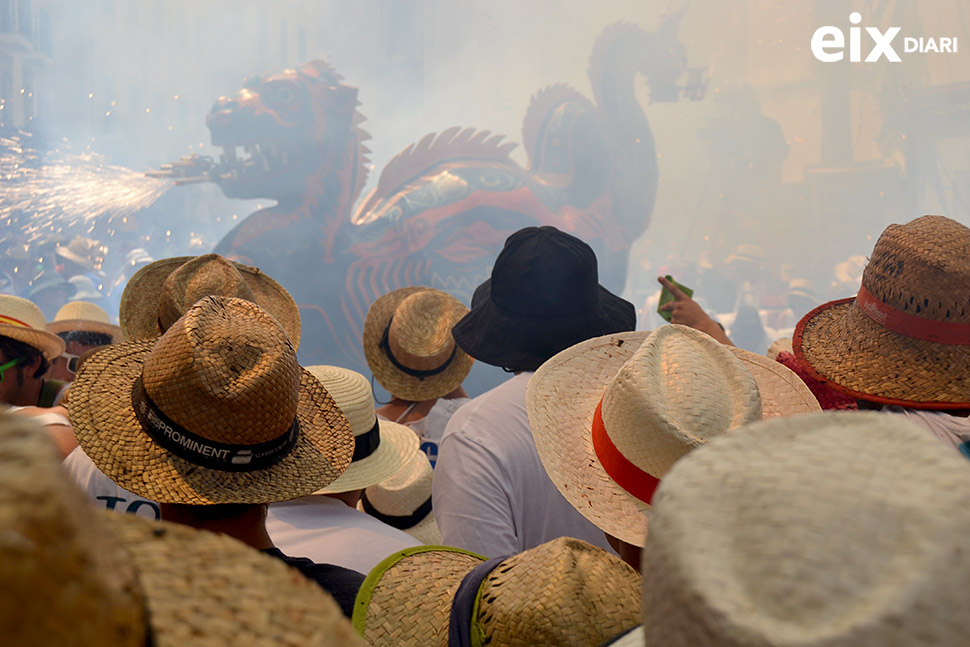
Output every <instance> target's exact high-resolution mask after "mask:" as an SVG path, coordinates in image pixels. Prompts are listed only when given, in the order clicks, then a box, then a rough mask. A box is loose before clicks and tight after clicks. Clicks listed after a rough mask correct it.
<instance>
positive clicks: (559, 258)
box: [451, 226, 637, 371]
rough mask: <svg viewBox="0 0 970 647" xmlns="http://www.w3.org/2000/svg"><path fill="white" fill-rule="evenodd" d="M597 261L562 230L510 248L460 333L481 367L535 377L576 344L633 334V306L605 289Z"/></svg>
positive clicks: (529, 233)
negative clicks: (548, 362) (529, 373)
mask: <svg viewBox="0 0 970 647" xmlns="http://www.w3.org/2000/svg"><path fill="white" fill-rule="evenodd" d="M598 277H599V275H598V267H597V262H596V254H595V253H594V252H593V249H592V248H591V247H590V246H589V245H587V244H586V243H585V242H583V241H582V240H580V239H578V238H576V237H575V236H570V235H569V234H567V233H564V232H561V231H559V230H558V229H556V228H555V227H549V226H545V227H526V228H524V229H520V230H519V231H517V232H515V233H514V234H512V235H511V236H509V237H508V239H507V240H506V241H505V247H504V248H503V249H502V251H501V252H500V253H499V255H498V258H496V259H495V265H494V266H493V268H492V275H491V277H490V278H489V279H488V280H486V281H485V282H484V283H482V284H481V285H479V286H478V288H476V289H475V294H474V296H473V297H472V308H471V311H470V312H469V313H468V314H467V315H465V316H464V317H462V319H461V321H459V322H458V323H457V324H455V327H454V328H452V331H451V332H452V334H453V335H454V337H455V342H457V344H458V346H459V347H461V349H462V350H464V351H465V352H466V353H468V354H469V355H471V356H472V357H474V358H475V359H477V360H479V361H481V362H485V363H486V364H491V365H492V366H501V367H504V368H509V369H513V370H523V371H534V370H535V369H537V368H538V367H539V365H541V364H542V363H543V362H544V361H546V360H547V359H549V358H550V357H552V356H553V355H555V354H556V353H558V352H559V351H561V350H563V349H564V348H569V347H570V346H572V345H573V344H576V343H578V342H581V341H583V340H584V339H590V338H591V337H598V336H600V335H606V334H609V333H614V332H620V331H623V330H633V328H634V327H635V326H636V322H637V312H636V308H634V307H633V304H632V303H630V302H629V301H626V300H625V299H621V298H620V297H618V296H616V295H615V294H613V293H612V292H610V291H609V290H607V289H606V288H604V287H603V286H601V285H600V284H599V278H598Z"/></svg>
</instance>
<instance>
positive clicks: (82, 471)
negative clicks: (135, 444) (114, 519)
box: [61, 447, 162, 519]
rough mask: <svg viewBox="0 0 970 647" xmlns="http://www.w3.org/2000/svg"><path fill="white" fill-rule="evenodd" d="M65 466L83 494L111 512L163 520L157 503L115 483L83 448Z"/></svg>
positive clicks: (72, 453) (64, 463) (66, 461)
mask: <svg viewBox="0 0 970 647" xmlns="http://www.w3.org/2000/svg"><path fill="white" fill-rule="evenodd" d="M61 464H62V465H63V466H64V468H65V469H66V470H67V472H68V474H70V475H71V478H72V479H73V480H74V482H75V483H77V485H78V487H80V488H81V490H82V491H84V492H85V493H86V494H87V495H88V496H89V497H91V498H92V499H93V500H95V501H97V502H99V503H100V504H101V505H103V506H104V507H105V508H107V509H108V510H115V511H117V512H129V513H131V514H137V515H141V516H143V517H148V518H149V519H159V518H160V517H161V516H162V515H161V511H160V510H159V507H158V504H157V503H155V502H154V501H150V500H148V499H146V498H144V497H140V496H138V495H137V494H133V493H131V492H129V491H128V490H126V489H124V488H123V487H121V486H120V485H118V484H117V483H115V482H114V481H112V480H111V479H110V478H108V477H107V475H105V473H104V472H102V471H101V470H99V469H98V466H97V465H95V464H94V462H93V461H92V460H91V459H90V458H88V455H87V454H85V453H84V450H83V449H81V448H80V447H76V448H75V449H74V451H72V452H71V453H70V454H69V455H68V457H67V458H65V459H64V462H63V463H61Z"/></svg>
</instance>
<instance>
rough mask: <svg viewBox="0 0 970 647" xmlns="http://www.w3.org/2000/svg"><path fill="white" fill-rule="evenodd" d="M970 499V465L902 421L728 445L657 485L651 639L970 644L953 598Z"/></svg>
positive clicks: (696, 455) (648, 611)
mask: <svg viewBox="0 0 970 647" xmlns="http://www.w3.org/2000/svg"><path fill="white" fill-rule="evenodd" d="M739 467H740V468H739ZM968 492H970V470H968V469H967V463H966V459H965V458H963V457H961V456H960V455H959V454H956V453H954V452H953V451H951V450H950V449H949V448H947V447H946V446H944V445H943V444H941V443H940V442H939V441H938V440H937V439H935V438H934V437H933V436H932V435H931V434H927V433H926V430H925V429H923V428H921V427H919V426H916V425H914V424H913V423H911V422H908V421H907V420H905V419H904V418H903V417H902V416H895V415H887V414H882V413H873V412H837V413H824V414H818V415H809V416H798V417H795V418H783V419H778V420H770V421H765V422H760V423H756V424H753V425H751V426H750V427H747V428H744V429H741V430H739V431H738V432H737V433H734V434H731V435H729V436H726V437H723V438H718V439H717V440H715V441H713V442H711V443H710V445H708V446H706V447H702V448H700V449H698V450H697V451H696V452H693V453H692V454H691V455H690V456H688V457H686V458H685V459H684V460H682V461H680V462H679V463H677V465H675V466H674V468H673V469H672V470H671V471H670V473H669V474H668V475H667V477H666V478H665V479H664V481H663V483H662V484H661V486H660V489H659V491H658V492H657V496H656V500H655V505H654V508H653V510H652V511H651V514H650V533H649V535H648V536H647V545H646V546H645V547H644V550H643V572H644V573H645V574H647V576H646V577H644V581H643V584H644V592H643V596H644V597H643V608H644V620H643V626H644V629H645V638H646V640H645V643H644V644H647V645H710V646H711V647H769V646H770V647H796V646H797V647H877V646H878V647H923V646H925V647H930V646H933V647H943V646H948V647H963V646H965V645H970V620H968V618H967V616H966V614H964V613H961V610H962V608H961V607H960V606H959V602H957V601H959V600H962V599H963V598H964V596H965V595H966V588H967V581H968V579H970V561H968V560H967V558H966V543H967V537H968V536H970V508H968V506H967V493H968Z"/></svg>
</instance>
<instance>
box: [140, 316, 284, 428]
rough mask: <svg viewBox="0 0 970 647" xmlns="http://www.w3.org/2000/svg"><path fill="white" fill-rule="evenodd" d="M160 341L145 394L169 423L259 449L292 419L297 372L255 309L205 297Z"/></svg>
mask: <svg viewBox="0 0 970 647" xmlns="http://www.w3.org/2000/svg"><path fill="white" fill-rule="evenodd" d="M209 301H210V304H209V306H210V307H205V308H192V309H190V310H189V312H188V313H186V315H185V316H184V317H183V318H182V319H179V320H178V321H177V322H176V323H175V325H173V326H172V327H171V328H170V329H169V330H168V333H167V334H165V335H163V336H162V337H160V338H159V340H158V341H157V342H156V344H155V348H154V350H153V351H152V353H151V354H150V355H149V356H148V357H147V359H146V360H145V364H144V367H143V370H142V382H143V385H144V387H145V392H146V393H147V394H148V396H149V397H150V398H151V399H152V401H154V402H155V404H156V405H157V406H158V407H159V409H161V410H162V411H163V412H165V413H166V415H168V416H169V417H170V418H171V419H172V420H173V421H175V422H176V423H178V424H179V425H181V426H182V427H185V428H186V429H189V430H191V431H193V432H194V433H196V434H198V435H200V436H203V437H205V438H208V439H209V440H214V441H217V442H222V443H239V442H244V443H246V444H259V443H261V442H265V441H269V440H273V439H274V438H277V437H279V436H281V435H282V434H284V433H285V432H286V430H287V429H288V428H289V427H290V426H291V425H292V424H293V420H294V419H295V417H296V411H297V402H298V401H299V391H300V377H301V372H300V366H299V364H298V363H297V361H296V353H295V351H294V350H293V346H292V344H290V342H289V339H288V338H287V336H286V333H285V332H284V331H283V329H282V328H280V326H279V324H278V323H277V321H276V320H275V319H274V318H273V317H272V316H271V315H269V314H268V313H266V312H265V311H264V310H262V309H261V308H260V307H259V306H257V305H255V304H254V303H251V302H249V301H245V300H242V299H219V300H216V299H209Z"/></svg>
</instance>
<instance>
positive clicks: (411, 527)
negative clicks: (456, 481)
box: [358, 452, 441, 544]
mask: <svg viewBox="0 0 970 647" xmlns="http://www.w3.org/2000/svg"><path fill="white" fill-rule="evenodd" d="M433 476H434V470H433V469H432V468H431V461H429V460H428V456H427V454H425V453H424V452H415V453H414V455H412V456H411V458H410V459H409V460H407V461H405V462H404V464H403V465H402V466H401V469H399V470H398V471H397V472H396V473H395V474H393V475H391V476H390V477H388V478H386V479H384V480H383V481H381V482H380V483H378V484H376V485H372V486H370V487H368V488H367V489H366V490H364V493H363V495H361V497H360V505H359V506H358V507H359V508H360V509H361V510H363V511H364V512H366V513H367V514H369V515H371V516H373V517H376V518H377V519H379V520H381V521H383V522H384V523H386V524H388V525H389V526H393V527H394V528H397V529H398V530H403V531H404V532H406V533H407V534H409V535H411V536H412V537H414V538H415V539H417V540H418V541H420V542H421V543H423V544H440V543H441V531H440V530H439V529H438V524H437V523H436V522H435V518H434V510H433V509H432V507H431V480H432V477H433Z"/></svg>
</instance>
